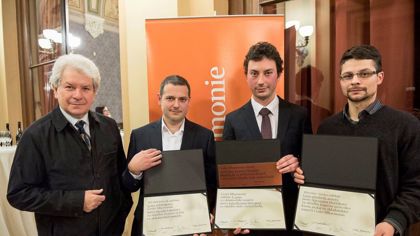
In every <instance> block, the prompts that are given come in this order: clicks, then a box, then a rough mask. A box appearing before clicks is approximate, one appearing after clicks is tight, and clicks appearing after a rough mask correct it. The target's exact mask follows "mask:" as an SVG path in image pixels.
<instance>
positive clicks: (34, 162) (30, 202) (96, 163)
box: [7, 108, 132, 236]
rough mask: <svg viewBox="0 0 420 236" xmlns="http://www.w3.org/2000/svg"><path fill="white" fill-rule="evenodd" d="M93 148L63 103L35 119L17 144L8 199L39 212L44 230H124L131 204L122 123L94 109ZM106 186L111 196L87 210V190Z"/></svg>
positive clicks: (46, 232)
mask: <svg viewBox="0 0 420 236" xmlns="http://www.w3.org/2000/svg"><path fill="white" fill-rule="evenodd" d="M89 127H90V135H91V144H92V151H91V152H89V149H88V148H87V146H86V145H85V143H84V142H83V140H82V138H81V136H80V135H79V134H78V132H77V131H76V129H75V128H74V127H73V125H71V124H70V123H69V122H68V121H67V119H66V118H65V117H64V115H63V114H62V112H61V110H60V109H59V108H56V109H55V110H53V111H52V112H51V113H49V114H47V115H46V116H44V117H43V118H41V119H39V120H37V121H35V122H34V123H33V124H32V125H31V126H30V127H29V128H28V129H27V130H25V132H24V133H23V136H22V139H21V140H20V142H19V145H18V147H17V149H16V154H15V157H14V160H13V165H12V170H11V173H10V180H9V186H8V191H7V198H8V200H9V202H10V204H11V205H12V206H14V207H16V208H18V209H20V210H24V211H32V212H35V220H36V225H37V229H38V234H39V235H60V236H61V235H121V234H122V232H123V230H124V224H125V219H126V217H127V215H128V213H129V211H130V209H131V205H132V200H131V195H130V192H129V191H128V190H127V189H125V188H123V185H122V178H121V175H122V173H123V171H124V170H125V169H126V168H127V162H126V158H125V154H124V150H123V147H122V142H121V136H120V132H119V130H118V127H117V124H116V123H115V121H114V120H113V119H111V118H108V117H105V116H102V115H99V114H97V113H95V112H89ZM101 188H102V189H103V194H104V195H105V197H106V200H105V201H104V202H103V203H102V205H101V206H99V207H98V208H97V209H95V210H93V211H92V212H90V213H85V212H84V211H83V203H84V192H85V190H91V189H101Z"/></svg>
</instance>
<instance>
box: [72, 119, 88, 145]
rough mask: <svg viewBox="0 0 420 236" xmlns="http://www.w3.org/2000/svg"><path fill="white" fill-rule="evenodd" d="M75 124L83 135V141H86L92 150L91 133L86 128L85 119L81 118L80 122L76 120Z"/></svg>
mask: <svg viewBox="0 0 420 236" xmlns="http://www.w3.org/2000/svg"><path fill="white" fill-rule="evenodd" d="M75 126H76V127H77V131H79V134H80V136H81V137H82V139H83V141H84V142H85V144H86V146H87V147H88V149H89V151H90V148H91V146H90V139H89V135H88V134H87V133H86V131H85V128H84V126H85V122H84V121H83V120H79V121H78V122H76V124H75Z"/></svg>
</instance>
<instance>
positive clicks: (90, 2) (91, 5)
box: [87, 0, 101, 15]
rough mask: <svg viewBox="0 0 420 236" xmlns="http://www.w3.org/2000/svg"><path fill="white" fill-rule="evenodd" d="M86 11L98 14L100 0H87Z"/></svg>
mask: <svg viewBox="0 0 420 236" xmlns="http://www.w3.org/2000/svg"><path fill="white" fill-rule="evenodd" d="M87 9H88V10H87V11H88V12H89V13H94V14H96V15H99V12H100V9H101V0H87Z"/></svg>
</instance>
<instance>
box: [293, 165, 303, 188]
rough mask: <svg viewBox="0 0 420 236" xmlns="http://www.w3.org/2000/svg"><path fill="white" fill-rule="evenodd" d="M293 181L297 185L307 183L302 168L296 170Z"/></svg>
mask: <svg viewBox="0 0 420 236" xmlns="http://www.w3.org/2000/svg"><path fill="white" fill-rule="evenodd" d="M293 179H294V180H295V182H296V183H297V184H304V183H305V176H304V175H303V170H302V169H301V168H300V167H298V168H296V170H295V173H293Z"/></svg>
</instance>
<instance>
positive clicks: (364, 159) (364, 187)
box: [302, 135, 378, 192]
mask: <svg viewBox="0 0 420 236" xmlns="http://www.w3.org/2000/svg"><path fill="white" fill-rule="evenodd" d="M377 159H378V140H377V139H376V138H370V137H345V136H332V135H304V137H303V148H302V169H303V171H304V175H305V185H310V184H314V185H323V186H329V187H333V188H334V187H338V188H344V189H349V190H355V191H357V190H360V191H365V192H374V191H375V189H376V166H377Z"/></svg>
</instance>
